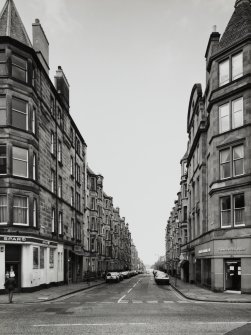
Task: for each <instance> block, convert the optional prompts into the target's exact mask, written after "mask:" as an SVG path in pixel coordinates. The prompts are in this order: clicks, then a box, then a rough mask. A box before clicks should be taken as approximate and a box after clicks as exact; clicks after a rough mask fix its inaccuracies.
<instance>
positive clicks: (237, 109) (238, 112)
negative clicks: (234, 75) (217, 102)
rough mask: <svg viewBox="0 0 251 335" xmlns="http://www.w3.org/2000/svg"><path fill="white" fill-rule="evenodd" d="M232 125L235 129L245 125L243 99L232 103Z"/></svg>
mask: <svg viewBox="0 0 251 335" xmlns="http://www.w3.org/2000/svg"><path fill="white" fill-rule="evenodd" d="M232 123H233V128H237V127H240V126H242V125H243V99H242V98H241V99H238V100H235V101H233V102H232Z"/></svg>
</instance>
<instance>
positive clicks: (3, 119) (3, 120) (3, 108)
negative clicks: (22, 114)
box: [0, 96, 6, 126]
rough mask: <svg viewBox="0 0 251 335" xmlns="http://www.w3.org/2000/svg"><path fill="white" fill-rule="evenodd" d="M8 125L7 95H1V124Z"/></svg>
mask: <svg viewBox="0 0 251 335" xmlns="http://www.w3.org/2000/svg"><path fill="white" fill-rule="evenodd" d="M5 125H6V97H3V96H2V97H0V126H5Z"/></svg>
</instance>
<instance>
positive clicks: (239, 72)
mask: <svg viewBox="0 0 251 335" xmlns="http://www.w3.org/2000/svg"><path fill="white" fill-rule="evenodd" d="M241 76H243V54H242V52H240V53H239V54H237V55H235V56H233V57H232V80H235V79H237V78H240V77H241Z"/></svg>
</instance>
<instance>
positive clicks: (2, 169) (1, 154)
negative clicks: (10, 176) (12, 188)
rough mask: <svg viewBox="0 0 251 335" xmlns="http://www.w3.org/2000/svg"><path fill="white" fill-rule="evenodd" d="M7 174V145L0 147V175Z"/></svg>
mask: <svg viewBox="0 0 251 335" xmlns="http://www.w3.org/2000/svg"><path fill="white" fill-rule="evenodd" d="M6 173H7V157H6V145H5V144H4V145H0V174H6Z"/></svg>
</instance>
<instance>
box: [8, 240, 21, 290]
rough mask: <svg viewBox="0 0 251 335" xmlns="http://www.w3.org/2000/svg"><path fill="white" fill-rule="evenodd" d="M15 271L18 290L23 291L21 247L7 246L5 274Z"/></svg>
mask: <svg viewBox="0 0 251 335" xmlns="http://www.w3.org/2000/svg"><path fill="white" fill-rule="evenodd" d="M11 271H14V273H15V279H16V290H15V291H17V292H20V291H21V246H20V245H12V244H6V246H5V273H6V272H11Z"/></svg>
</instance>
